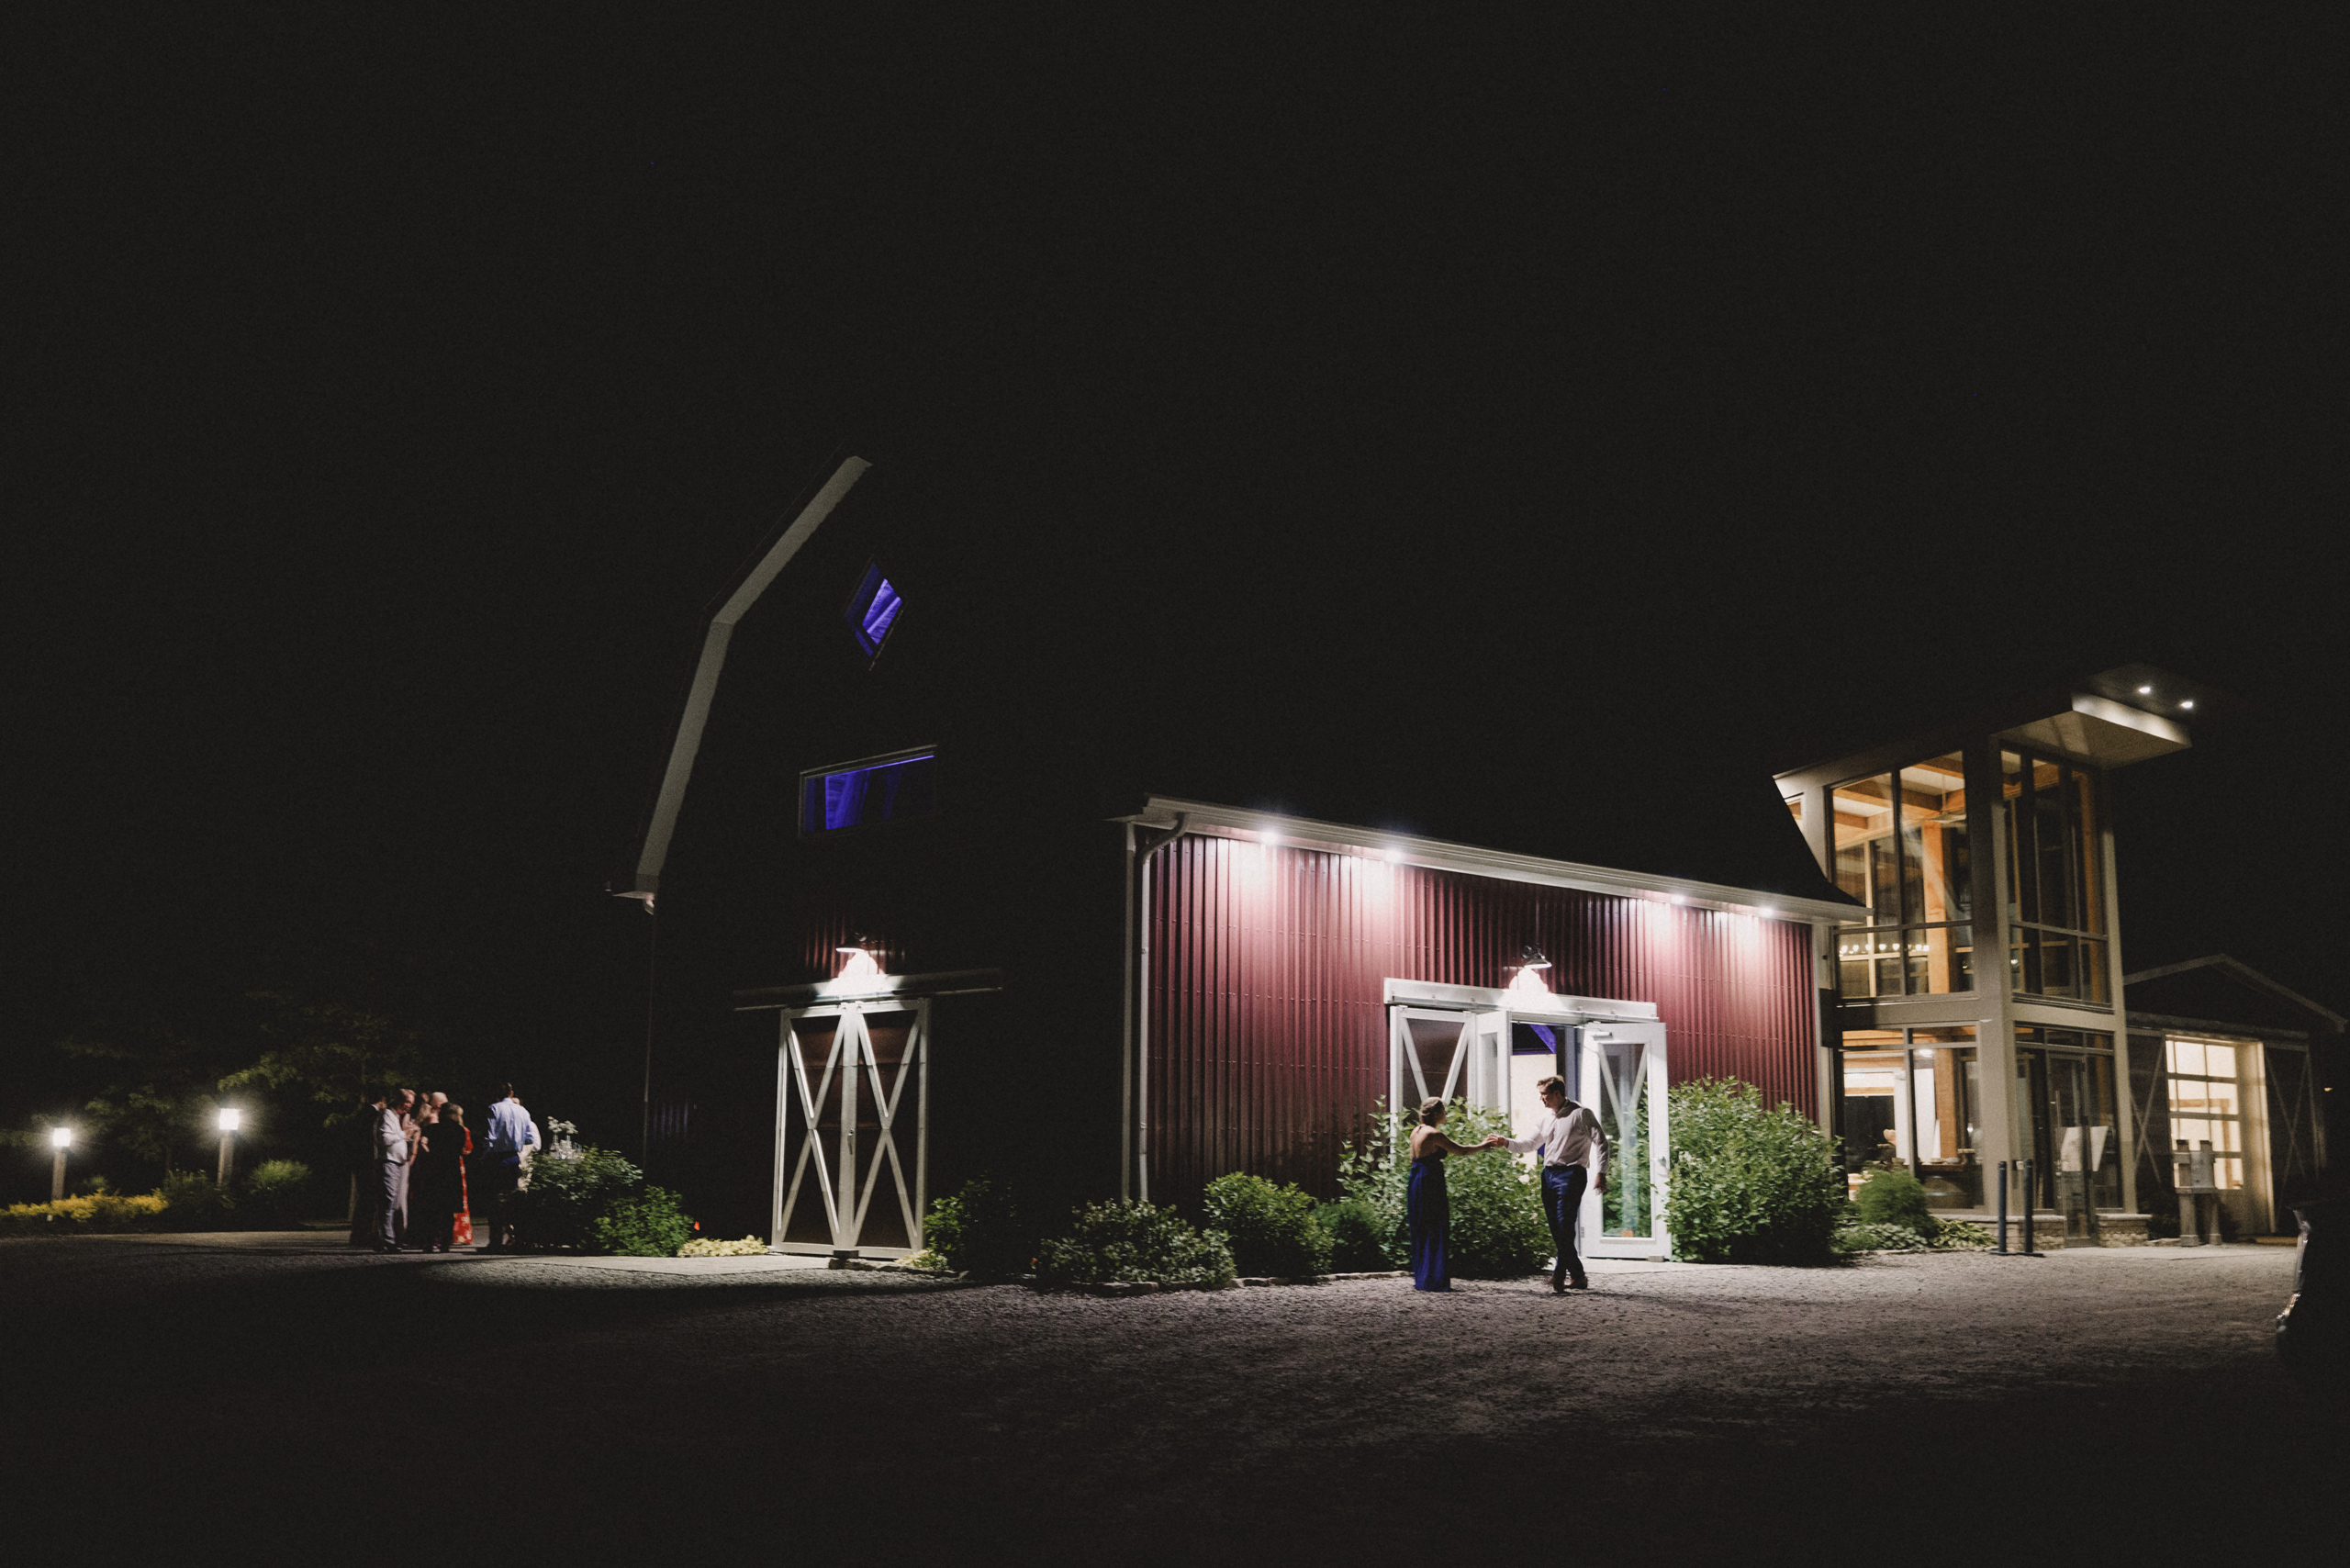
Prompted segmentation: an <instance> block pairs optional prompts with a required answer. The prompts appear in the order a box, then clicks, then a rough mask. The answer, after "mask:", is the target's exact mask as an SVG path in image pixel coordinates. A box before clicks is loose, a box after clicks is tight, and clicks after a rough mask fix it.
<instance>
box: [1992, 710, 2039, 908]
mask: <svg viewBox="0 0 2350 1568" xmlns="http://www.w3.org/2000/svg"><path fill="white" fill-rule="evenodd" d="M2030 803H2031V776H2030V775H2029V774H2028V773H2027V772H2026V771H2025V764H2024V759H2023V757H2022V756H2020V754H2018V753H2016V752H2012V751H2003V752H2001V753H2000V754H1999V810H2000V811H2001V812H2003V813H2005V815H2006V818H2007V830H2008V867H2007V870H2008V918H2009V919H2010V920H2037V919H2039V918H2040V902H2039V900H2038V899H2037V898H2036V897H2035V896H2034V894H2033V891H2032V868H2033V864H2034V862H2033V857H2032V853H2031V811H2030V810H2029V809H2028V807H2029V806H2030Z"/></svg>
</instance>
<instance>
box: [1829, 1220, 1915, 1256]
mask: <svg viewBox="0 0 2350 1568" xmlns="http://www.w3.org/2000/svg"><path fill="white" fill-rule="evenodd" d="M1835 1247H1836V1250H1837V1251H1839V1252H1930V1251H1932V1250H1933V1244H1932V1243H1931V1242H1930V1241H1928V1240H1927V1239H1926V1238H1925V1237H1924V1236H1922V1235H1920V1234H1919V1232H1917V1231H1915V1230H1912V1229H1911V1228H1910V1227H1909V1226H1906V1225H1900V1224H1897V1223H1895V1222H1893V1221H1891V1220H1853V1221H1851V1222H1850V1223H1848V1224H1846V1225H1844V1226H1841V1227H1840V1228H1839V1229H1838V1230H1837V1232H1836V1239H1835Z"/></svg>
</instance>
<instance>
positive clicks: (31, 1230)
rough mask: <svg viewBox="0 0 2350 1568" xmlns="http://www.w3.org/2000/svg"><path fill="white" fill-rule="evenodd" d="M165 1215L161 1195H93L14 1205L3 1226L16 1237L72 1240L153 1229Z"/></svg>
mask: <svg viewBox="0 0 2350 1568" xmlns="http://www.w3.org/2000/svg"><path fill="white" fill-rule="evenodd" d="M162 1214H163V1196H162V1193H104V1192H100V1193H87V1194H84V1196H81V1197H75V1198H60V1199H59V1200H57V1202H55V1203H52V1204H9V1205H8V1207H7V1208H6V1210H0V1222H5V1224H6V1228H7V1231H8V1232H9V1234H11V1235H16V1236H73V1235H81V1234H84V1233H87V1232H97V1231H113V1230H146V1229H151V1228H152V1227H153V1226H154V1224H155V1222H156V1221H157V1220H158V1219H160V1218H161V1217H162Z"/></svg>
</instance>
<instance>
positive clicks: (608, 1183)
mask: <svg viewBox="0 0 2350 1568" xmlns="http://www.w3.org/2000/svg"><path fill="white" fill-rule="evenodd" d="M643 1185H644V1173H643V1171H641V1170H638V1169H637V1168H636V1167H635V1166H633V1165H632V1164H630V1163H629V1162H628V1161H627V1160H625V1159H621V1157H620V1156H619V1155H617V1154H615V1153H613V1152H612V1151H611V1150H610V1149H608V1148H590V1149H587V1150H585V1151H583V1152H582V1153H581V1154H580V1156H579V1158H577V1159H554V1158H553V1157H551V1156H549V1155H544V1154H542V1155H540V1156H538V1157H537V1158H536V1159H532V1161H531V1184H530V1185H529V1186H527V1187H524V1188H522V1189H520V1191H518V1192H511V1193H505V1194H504V1195H503V1196H502V1197H501V1198H500V1200H499V1210H498V1218H499V1219H501V1220H502V1221H503V1222H505V1223H507V1224H509V1225H511V1226H514V1236H515V1239H516V1240H517V1241H519V1242H521V1243H524V1244H526V1245H529V1246H532V1247H577V1248H580V1249H588V1248H591V1247H593V1246H594V1245H595V1230H594V1227H595V1224H596V1222H597V1220H599V1219H600V1218H601V1217H603V1215H604V1214H605V1212H606V1211H607V1210H609V1209H610V1208H611V1207H612V1206H613V1205H614V1204H618V1203H620V1202H621V1201H622V1200H624V1199H627V1198H632V1197H634V1196H635V1195H636V1193H638V1191H639V1190H640V1189H642V1188H643ZM680 1242H682V1238H680ZM676 1249H677V1247H676V1246H675V1245H673V1246H671V1247H670V1248H669V1249H667V1250H668V1251H675V1250H676ZM664 1255H665V1256H666V1253H665V1254H664Z"/></svg>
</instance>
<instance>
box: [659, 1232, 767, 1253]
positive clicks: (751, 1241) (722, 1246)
mask: <svg viewBox="0 0 2350 1568" xmlns="http://www.w3.org/2000/svg"><path fill="white" fill-rule="evenodd" d="M766 1255H767V1243H766V1242H764V1241H761V1240H760V1239H759V1238H757V1237H755V1236H746V1237H744V1238H743V1239H742V1240H740V1241H719V1240H716V1239H714V1238H713V1239H710V1240H694V1241H688V1242H687V1243H686V1244H685V1245H684V1246H683V1247H680V1248H678V1249H677V1256H678V1257H680V1258H760V1257H765V1256H766Z"/></svg>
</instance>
